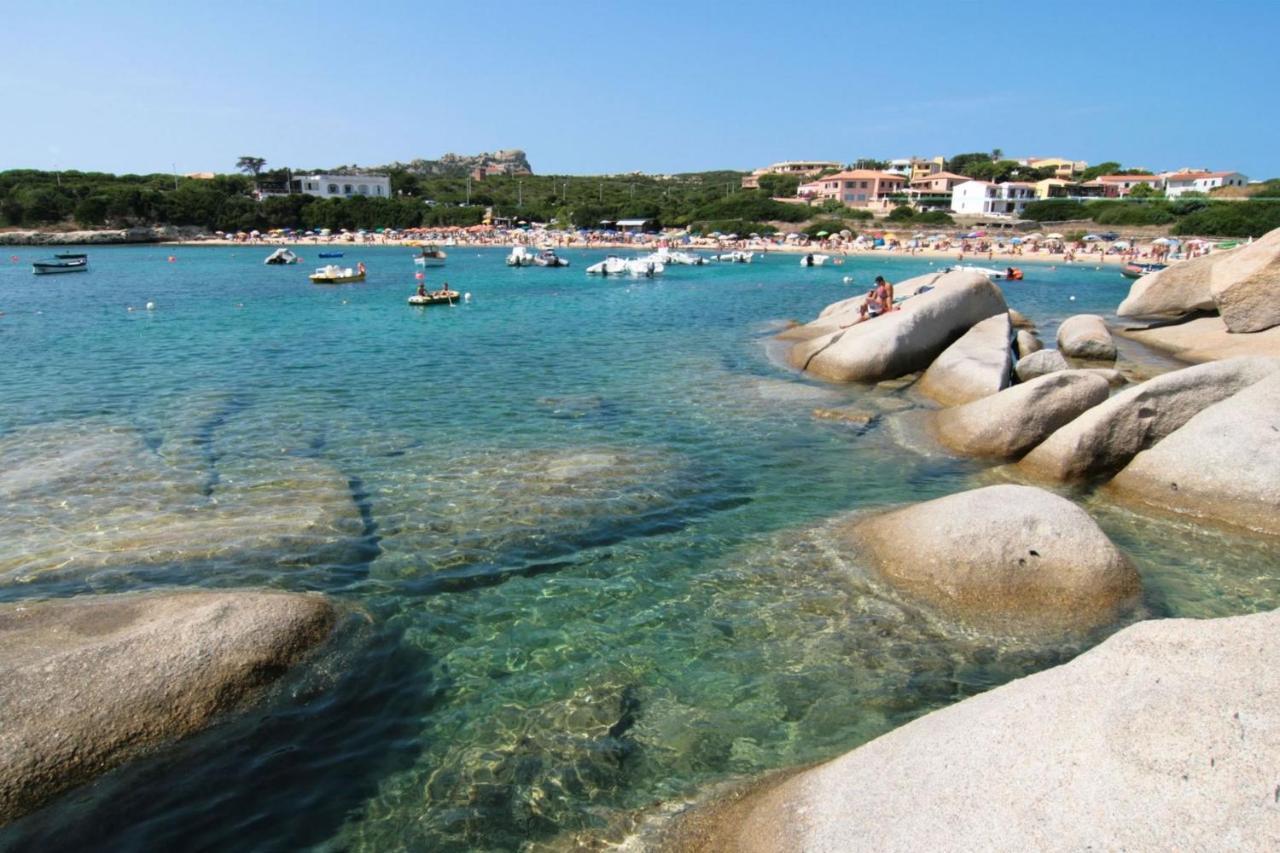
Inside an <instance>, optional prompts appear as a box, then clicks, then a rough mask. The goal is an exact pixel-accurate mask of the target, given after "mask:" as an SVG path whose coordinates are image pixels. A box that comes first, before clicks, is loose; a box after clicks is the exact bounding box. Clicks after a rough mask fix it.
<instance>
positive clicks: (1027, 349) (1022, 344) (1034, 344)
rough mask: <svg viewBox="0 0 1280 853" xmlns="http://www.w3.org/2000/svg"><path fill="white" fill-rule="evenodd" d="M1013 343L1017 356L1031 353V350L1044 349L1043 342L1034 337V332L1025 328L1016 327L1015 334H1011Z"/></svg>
mask: <svg viewBox="0 0 1280 853" xmlns="http://www.w3.org/2000/svg"><path fill="white" fill-rule="evenodd" d="M1013 345H1014V348H1015V349H1016V350H1017V351H1018V355H1019V356H1024V355H1031V353H1033V352H1039V351H1040V350H1042V349H1044V344H1043V343H1041V342H1040V339H1039V338H1037V337H1036V334H1035V332H1032V331H1029V330H1027V329H1018V332H1017V334H1015V335H1014V336H1013Z"/></svg>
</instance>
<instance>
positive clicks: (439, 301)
mask: <svg viewBox="0 0 1280 853" xmlns="http://www.w3.org/2000/svg"><path fill="white" fill-rule="evenodd" d="M461 300H462V294H461V293H459V292H458V291H456V290H449V289H448V288H446V289H444V290H431V291H426V290H419V291H418V292H417V293H415V294H414V295H413V296H410V297H409V304H410V305H419V306H422V305H457V304H458V302H460V301H461Z"/></svg>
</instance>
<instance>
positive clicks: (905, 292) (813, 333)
mask: <svg viewBox="0 0 1280 853" xmlns="http://www.w3.org/2000/svg"><path fill="white" fill-rule="evenodd" d="M942 275H943V273H940V272H935V273H926V274H925V275H918V276H915V277H913V278H909V279H907V280H905V281H900V282H898V283H897V284H895V285H894V286H893V295H894V299H897V300H902V299H906V298H908V297H911V296H915V295H916V294H918V293H920V292H921V291H922V290H926V289H928V288H931V287H933V285H934V283H935V282H937V280H938V279H939V278H941V277H942ZM866 301H867V294H866V292H865V291H863V292H861V293H859V294H858V295H857V296H851V297H849V298H848V299H841V300H840V301H839V302H833V303H831V304H830V305H828V306H827V307H826V308H823V309H822V311H820V312H819V313H818V318H817V319H816V320H814V321H812V322H810V323H805V324H803V325H799V326H792V327H791V328H789V329H784V330H783V331H782V332H779V333H778V335H777V337H778V339H779V340H784V341H807V340H810V339H812V338H817V337H821V336H822V335H827V334H831V333H832V332H837V331H839V330H840V329H842V328H848V327H849V326H850V325H851V324H853V323H854V322H856V321H857V320H858V319H860V315H859V313H858V312H859V311H860V310H861V309H862V306H863V304H864V303H865V302H866Z"/></svg>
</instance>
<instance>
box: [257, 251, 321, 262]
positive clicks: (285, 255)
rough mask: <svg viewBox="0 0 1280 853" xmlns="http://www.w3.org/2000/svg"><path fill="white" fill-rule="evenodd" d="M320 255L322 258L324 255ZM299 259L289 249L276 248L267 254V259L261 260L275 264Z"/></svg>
mask: <svg viewBox="0 0 1280 853" xmlns="http://www.w3.org/2000/svg"><path fill="white" fill-rule="evenodd" d="M320 257H322V258H323V257H324V255H321V256H320ZM300 260H302V259H301V258H299V257H298V256H297V255H295V254H294V253H293V252H292V251H290V250H289V249H276V250H275V251H274V252H272V253H271V254H270V255H267V259H266V260H265V261H263V263H264V264H271V265H273V266H275V265H279V264H296V263H297V262H298V261H300Z"/></svg>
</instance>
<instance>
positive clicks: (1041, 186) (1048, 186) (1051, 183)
mask: <svg viewBox="0 0 1280 853" xmlns="http://www.w3.org/2000/svg"><path fill="white" fill-rule="evenodd" d="M1069 183H1071V182H1070V181H1064V180H1063V179H1062V178H1045V179H1044V180H1043V181H1036V198H1048V197H1049V196H1050V195H1051V194H1052V191H1053V188H1054V187H1065V186H1066V185H1067V184H1069Z"/></svg>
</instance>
